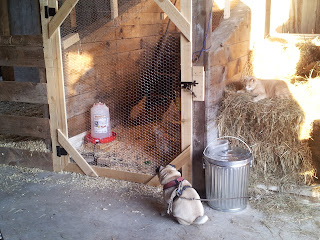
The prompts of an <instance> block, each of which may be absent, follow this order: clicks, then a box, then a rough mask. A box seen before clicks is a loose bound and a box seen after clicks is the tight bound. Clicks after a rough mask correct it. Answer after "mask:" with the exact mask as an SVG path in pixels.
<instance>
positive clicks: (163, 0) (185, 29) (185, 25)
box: [154, 0, 191, 42]
mask: <svg viewBox="0 0 320 240" xmlns="http://www.w3.org/2000/svg"><path fill="white" fill-rule="evenodd" d="M154 1H155V3H156V4H158V6H159V7H160V8H161V9H162V11H164V12H165V13H166V14H167V15H168V17H169V18H170V20H171V21H172V22H173V23H174V25H176V26H177V28H178V29H179V30H180V31H181V33H182V34H183V36H185V38H186V39H188V41H189V42H190V41H191V25H190V22H189V21H188V20H187V19H186V18H185V17H184V16H183V15H182V14H181V12H180V11H179V10H178V9H177V8H176V7H175V6H174V5H173V4H172V2H170V0H154Z"/></svg>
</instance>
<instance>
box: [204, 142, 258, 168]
mask: <svg viewBox="0 0 320 240" xmlns="http://www.w3.org/2000/svg"><path fill="white" fill-rule="evenodd" d="M203 155H204V159H205V160H206V161H208V162H209V163H210V164H215V165H218V166H223V167H240V166H243V165H246V164H248V163H250V161H251V160H252V153H251V152H250V151H248V150H247V149H242V148H240V147H231V146H229V148H228V149H225V148H224V149H223V148H219V147H218V148H215V149H211V151H210V148H209V149H208V148H207V149H206V150H205V151H204V153H203Z"/></svg>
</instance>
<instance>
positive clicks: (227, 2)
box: [223, 0, 230, 19]
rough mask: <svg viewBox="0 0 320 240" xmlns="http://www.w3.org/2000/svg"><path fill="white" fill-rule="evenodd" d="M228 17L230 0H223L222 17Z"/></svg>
mask: <svg viewBox="0 0 320 240" xmlns="http://www.w3.org/2000/svg"><path fill="white" fill-rule="evenodd" d="M229 17H230V0H224V12H223V18H224V19H228V18H229Z"/></svg>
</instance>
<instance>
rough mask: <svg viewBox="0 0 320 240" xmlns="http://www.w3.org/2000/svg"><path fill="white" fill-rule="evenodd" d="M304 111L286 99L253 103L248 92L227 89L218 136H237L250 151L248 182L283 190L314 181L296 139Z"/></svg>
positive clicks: (307, 156)
mask: <svg viewBox="0 0 320 240" xmlns="http://www.w3.org/2000/svg"><path fill="white" fill-rule="evenodd" d="M303 121H304V112H303V110H302V109H301V108H300V106H299V104H298V103H297V102H296V101H294V100H288V99H264V100H261V101H259V102H257V103H256V102H253V101H252V96H250V95H249V94H247V93H236V92H234V91H232V90H230V89H229V90H228V89H227V90H226V91H225V95H224V98H223V99H222V102H221V106H220V113H219V116H218V129H219V133H220V135H221V136H223V135H228V136H237V137H241V138H242V139H244V140H245V141H246V142H247V143H248V144H249V145H250V146H251V148H252V150H253V156H254V163H253V168H252V171H251V183H253V184H257V183H264V184H266V185H277V186H279V188H280V189H281V188H282V187H285V186H289V185H295V184H302V183H307V184H310V183H311V182H312V181H313V176H314V173H315V170H314V168H313V166H312V156H311V151H310V149H309V147H308V145H307V143H306V142H302V141H300V140H299V132H300V126H301V124H302V123H303Z"/></svg>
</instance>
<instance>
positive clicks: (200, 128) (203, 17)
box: [192, 0, 212, 197]
mask: <svg viewBox="0 0 320 240" xmlns="http://www.w3.org/2000/svg"><path fill="white" fill-rule="evenodd" d="M211 9H212V0H197V1H193V11H192V12H193V13H192V14H193V17H192V19H193V21H194V22H193V24H192V26H193V30H192V32H193V38H192V48H193V52H195V51H199V50H200V49H202V48H203V47H204V48H205V49H208V48H210V46H211V32H212V31H211V29H212V18H211V17H210V13H211ZM204 13H205V14H204ZM207 28H208V29H207ZM206 35H207V40H206V41H205V46H203V43H204V40H205V37H206ZM200 66H201V67H203V66H204V70H205V76H204V77H205V82H210V58H209V57H208V53H207V51H205V52H203V53H202V54H201V57H200V58H199V59H198V60H197V61H196V62H194V63H193V69H194V68H195V67H200ZM205 82H204V87H205ZM193 100H194V102H193V117H192V120H193V125H192V129H193V130H192V131H193V132H192V138H193V140H192V175H193V178H192V186H193V187H194V188H195V189H196V190H197V191H198V193H199V195H200V196H201V197H205V173H204V169H203V163H202V153H203V149H204V148H205V144H206V131H205V125H206V116H205V111H206V106H205V102H204V101H195V99H193Z"/></svg>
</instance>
